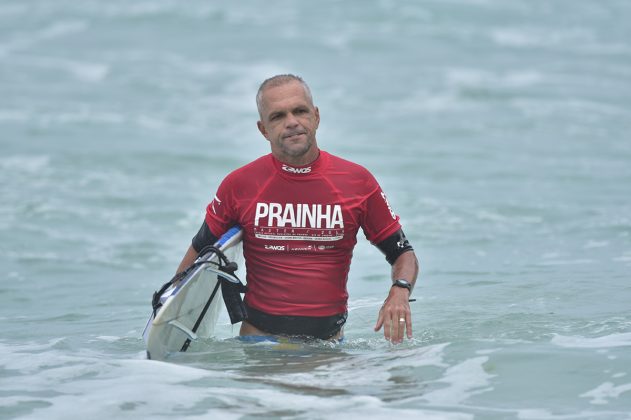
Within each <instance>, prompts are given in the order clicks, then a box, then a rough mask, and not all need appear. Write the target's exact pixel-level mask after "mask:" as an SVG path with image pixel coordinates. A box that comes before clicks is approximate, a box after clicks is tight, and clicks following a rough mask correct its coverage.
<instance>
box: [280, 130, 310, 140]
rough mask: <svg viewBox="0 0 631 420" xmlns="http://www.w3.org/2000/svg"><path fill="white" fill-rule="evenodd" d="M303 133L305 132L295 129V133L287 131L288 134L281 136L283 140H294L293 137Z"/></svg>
mask: <svg viewBox="0 0 631 420" xmlns="http://www.w3.org/2000/svg"><path fill="white" fill-rule="evenodd" d="M303 134H307V133H305V132H303V131H297V132H295V133H288V134H285V135H284V136H283V138H284V139H285V140H295V139H297V138H298V137H299V136H302V135H303Z"/></svg>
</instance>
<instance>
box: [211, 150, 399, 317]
mask: <svg viewBox="0 0 631 420" xmlns="http://www.w3.org/2000/svg"><path fill="white" fill-rule="evenodd" d="M206 224H207V225H208V228H209V229H210V231H211V232H212V233H213V234H214V235H215V236H217V237H219V236H220V235H221V233H223V232H224V231H226V230H227V229H228V228H230V227H231V226H233V225H235V224H239V225H241V226H242V227H243V230H244V237H243V253H244V257H245V261H246V268H247V283H248V292H247V293H246V297H245V299H246V302H247V303H248V305H250V306H251V307H253V308H255V309H258V310H260V311H263V312H266V313H269V314H274V315H297V316H330V315H334V314H338V313H343V312H345V311H346V309H347V308H346V304H347V299H348V293H347V291H346V281H347V276H348V271H349V269H350V263H351V257H352V254H353V247H354V246H355V244H356V243H357V239H356V237H357V231H358V230H359V228H360V227H361V228H362V229H363V231H364V234H365V235H366V238H367V239H368V240H369V241H370V242H372V243H373V244H376V243H379V242H381V241H382V240H384V239H386V238H387V237H388V236H390V235H392V234H393V233H395V232H396V231H397V230H398V229H400V228H401V226H400V224H399V217H398V216H397V215H396V214H395V213H394V212H393V211H392V209H391V207H390V205H389V204H388V201H387V200H386V196H385V194H384V193H383V191H382V190H381V188H380V187H379V184H378V183H377V181H376V180H375V178H374V177H373V176H372V175H371V174H370V172H368V171H367V170H366V169H365V168H363V167H362V166H360V165H357V164H355V163H352V162H349V161H346V160H343V159H341V158H338V157H336V156H333V155H331V154H329V153H327V152H324V151H320V155H319V157H318V159H316V161H314V162H312V163H311V164H309V165H306V166H301V167H292V166H289V165H286V164H284V163H282V162H280V161H278V160H277V159H275V158H274V157H273V156H272V155H271V154H269V155H266V156H263V157H261V158H259V159H257V160H255V161H254V162H252V163H250V164H248V165H246V166H244V167H241V168H239V169H237V170H235V171H234V172H232V173H230V174H229V175H228V176H227V177H226V178H225V179H224V180H223V182H222V183H221V185H220V186H219V189H218V191H217V194H216V196H215V198H214V199H213V201H212V202H211V203H210V204H209V205H208V208H207V212H206Z"/></svg>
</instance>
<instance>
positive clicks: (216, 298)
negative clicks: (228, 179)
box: [142, 226, 242, 360]
mask: <svg viewBox="0 0 631 420" xmlns="http://www.w3.org/2000/svg"><path fill="white" fill-rule="evenodd" d="M241 237H242V230H241V227H239V226H235V227H233V228H231V229H230V230H228V231H227V232H226V233H225V234H224V235H223V236H222V237H221V238H220V239H219V241H217V243H216V244H215V247H216V248H218V249H219V250H221V251H224V250H226V249H228V248H230V247H233V246H234V245H236V244H238V243H239V242H240V241H241ZM218 259H219V258H218V256H217V255H216V254H215V253H212V252H211V253H206V254H204V255H200V257H199V258H198V259H197V260H196V261H195V264H198V266H197V267H195V268H194V269H192V270H191V272H190V273H188V274H187V275H186V276H185V277H184V278H183V279H182V280H181V281H180V282H179V283H178V284H176V285H175V286H171V287H169V288H168V289H167V290H166V291H165V292H164V293H162V295H161V296H160V302H161V303H162V306H161V307H160V308H159V310H158V311H157V313H156V314H155V315H154V313H153V312H152V313H151V316H150V317H149V321H148V322H147V326H146V327H145V330H144V332H143V334H142V335H143V338H144V340H145V343H146V344H147V358H148V359H154V360H164V359H166V357H167V356H168V355H169V353H174V352H178V351H186V349H187V348H188V346H189V344H190V342H191V341H192V340H196V339H197V338H200V337H201V338H207V337H210V336H211V335H212V334H213V332H214V329H215V324H216V323H217V318H218V316H219V309H220V308H221V306H223V298H222V296H221V283H220V281H219V280H218V278H217V276H222V277H224V278H226V279H228V280H229V281H231V282H235V283H238V282H239V280H238V279H237V278H236V277H234V276H232V275H230V274H228V273H225V272H223V271H220V270H218V269H217V266H216V264H212V263H211V262H217V261H218Z"/></svg>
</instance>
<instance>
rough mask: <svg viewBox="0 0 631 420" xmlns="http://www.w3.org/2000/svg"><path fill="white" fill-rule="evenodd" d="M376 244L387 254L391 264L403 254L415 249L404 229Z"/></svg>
mask: <svg viewBox="0 0 631 420" xmlns="http://www.w3.org/2000/svg"><path fill="white" fill-rule="evenodd" d="M376 246H377V248H379V250H380V251H381V252H383V254H384V255H385V256H386V260H387V261H388V263H390V265H392V264H394V262H395V261H396V260H397V258H399V256H400V255H401V254H404V253H406V252H408V251H414V248H412V245H410V242H409V241H408V239H407V238H406V237H405V234H404V233H403V230H402V229H399V230H397V231H396V232H395V233H393V234H392V235H390V236H388V237H387V238H386V239H384V240H383V241H381V242H379V243H378V244H377V245H376Z"/></svg>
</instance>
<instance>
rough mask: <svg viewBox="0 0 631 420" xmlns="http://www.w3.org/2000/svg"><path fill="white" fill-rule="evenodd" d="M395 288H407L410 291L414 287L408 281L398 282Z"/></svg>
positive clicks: (395, 283)
mask: <svg viewBox="0 0 631 420" xmlns="http://www.w3.org/2000/svg"><path fill="white" fill-rule="evenodd" d="M394 286H397V287H404V288H406V289H408V290H410V289H411V288H412V285H411V284H410V283H409V282H408V281H406V280H397V281H395V282H394Z"/></svg>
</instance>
